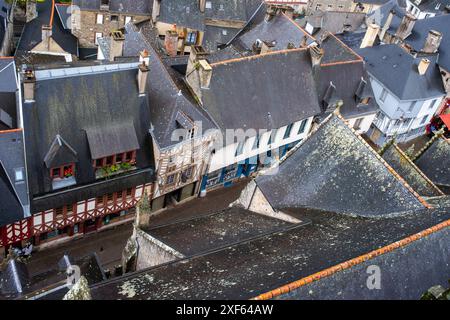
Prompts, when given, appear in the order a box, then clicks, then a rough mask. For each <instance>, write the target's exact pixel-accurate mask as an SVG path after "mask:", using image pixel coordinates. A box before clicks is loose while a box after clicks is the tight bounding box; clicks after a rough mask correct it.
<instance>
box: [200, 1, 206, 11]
mask: <svg viewBox="0 0 450 320" xmlns="http://www.w3.org/2000/svg"><path fill="white" fill-rule="evenodd" d="M198 6H199V9H200V12H205V7H206V0H198Z"/></svg>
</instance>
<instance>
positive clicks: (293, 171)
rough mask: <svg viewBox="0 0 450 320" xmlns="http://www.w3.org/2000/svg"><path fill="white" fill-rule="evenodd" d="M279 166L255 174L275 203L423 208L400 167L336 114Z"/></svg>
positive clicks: (367, 212) (366, 212)
mask: <svg viewBox="0 0 450 320" xmlns="http://www.w3.org/2000/svg"><path fill="white" fill-rule="evenodd" d="M275 169H277V170H278V171H275V172H274V174H270V173H268V174H266V175H263V176H259V177H258V178H257V179H256V183H257V185H258V186H259V188H260V189H261V191H262V192H263V194H264V195H265V196H266V198H267V199H268V201H269V202H270V204H271V205H272V206H273V207H274V208H275V209H283V208H303V207H309V208H315V209H320V210H325V211H333V212H337V213H347V214H355V215H360V216H383V215H389V214H393V213H399V212H404V211H409V210H417V209H420V208H424V205H423V204H422V203H421V201H420V200H419V198H418V197H417V196H416V195H414V194H413V192H412V190H410V189H408V188H409V187H408V186H407V185H406V184H405V183H404V182H403V181H401V180H399V178H398V177H397V176H396V173H395V172H393V170H392V169H391V168H390V167H388V166H387V165H385V164H384V163H383V162H382V161H380V158H379V156H378V154H376V152H375V151H374V150H373V149H372V148H371V147H370V146H369V145H368V144H367V143H366V142H365V141H364V140H363V139H362V138H361V137H359V136H357V135H356V134H355V133H354V131H353V130H352V129H350V128H349V127H348V126H347V125H346V124H345V123H344V121H343V119H342V118H340V117H339V116H336V115H332V116H330V118H329V119H328V120H326V121H325V123H323V124H322V125H321V126H320V127H319V129H318V130H317V131H316V132H314V133H313V134H312V135H311V136H310V137H309V138H308V139H307V140H306V141H305V142H304V143H303V144H302V145H301V146H300V147H299V148H298V149H297V150H296V151H294V153H293V154H291V155H290V156H289V157H288V158H287V159H286V160H285V161H284V162H282V163H281V164H280V166H279V167H278V168H275ZM422 201H423V200H422Z"/></svg>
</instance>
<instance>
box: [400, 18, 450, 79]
mask: <svg viewBox="0 0 450 320" xmlns="http://www.w3.org/2000/svg"><path fill="white" fill-rule="evenodd" d="M430 30H436V31H439V32H441V33H442V41H441V44H440V46H439V57H438V59H437V63H438V64H439V65H440V66H441V67H442V68H444V69H445V70H447V71H450V32H449V30H450V15H448V14H447V15H441V16H436V17H433V18H427V19H421V20H417V21H416V23H415V25H414V28H413V30H412V32H411V35H410V36H409V37H408V38H406V41H405V42H406V43H407V44H409V45H411V46H412V47H413V48H414V49H415V50H416V51H419V50H421V49H422V48H423V46H424V44H425V40H426V38H427V36H428V32H429V31H430Z"/></svg>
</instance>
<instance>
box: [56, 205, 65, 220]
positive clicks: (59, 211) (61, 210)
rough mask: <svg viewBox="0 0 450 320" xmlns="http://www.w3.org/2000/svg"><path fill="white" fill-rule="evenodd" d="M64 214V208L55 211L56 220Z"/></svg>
mask: <svg viewBox="0 0 450 320" xmlns="http://www.w3.org/2000/svg"><path fill="white" fill-rule="evenodd" d="M63 213H64V208H63V207H59V208H56V209H55V218H57V217H60V216H62V215H63Z"/></svg>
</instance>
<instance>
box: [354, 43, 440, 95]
mask: <svg viewBox="0 0 450 320" xmlns="http://www.w3.org/2000/svg"><path fill="white" fill-rule="evenodd" d="M357 52H358V54H360V55H361V56H363V57H364V61H365V62H366V68H367V71H368V72H369V73H370V74H371V75H372V76H373V77H374V78H375V79H377V80H378V81H380V82H381V83H382V84H383V85H384V86H385V87H386V88H387V89H388V90H389V91H391V92H392V93H393V94H395V95H396V96H397V97H398V98H399V99H400V100H421V99H431V98H436V97H441V96H443V95H444V94H445V91H444V87H443V84H442V78H441V74H440V72H439V68H438V66H437V64H436V61H437V57H436V56H432V55H429V56H427V57H426V58H428V59H429V60H430V61H431V63H430V65H429V67H428V70H427V72H426V73H425V75H420V74H419V72H418V70H417V65H418V64H419V62H420V60H421V59H422V58H425V57H418V58H414V57H413V56H412V55H410V54H409V53H407V52H405V51H404V50H403V49H401V48H400V47H398V46H397V45H395V44H387V45H382V46H375V47H369V48H364V49H359V50H357ZM393 74H395V75H396V76H395V77H393V76H392V75H393Z"/></svg>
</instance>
